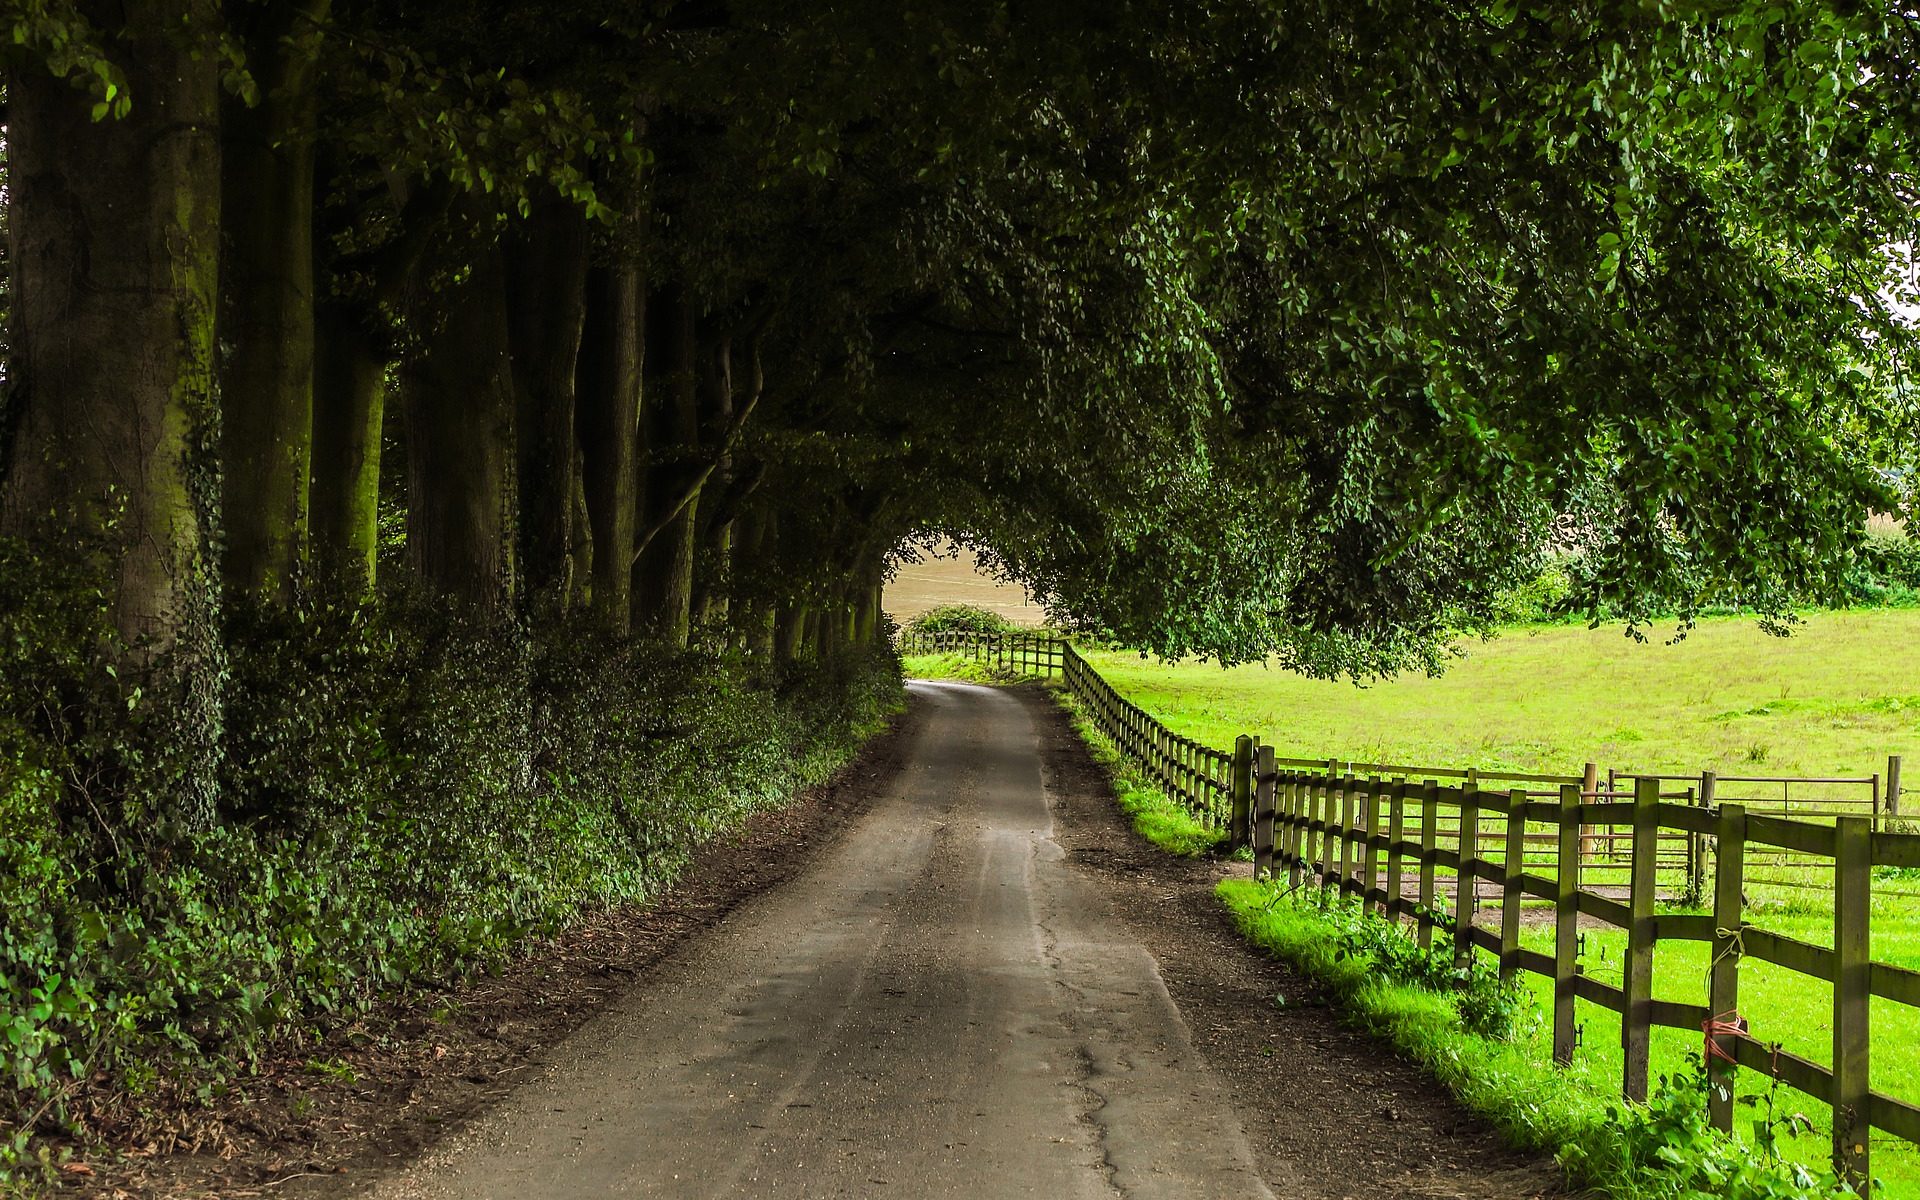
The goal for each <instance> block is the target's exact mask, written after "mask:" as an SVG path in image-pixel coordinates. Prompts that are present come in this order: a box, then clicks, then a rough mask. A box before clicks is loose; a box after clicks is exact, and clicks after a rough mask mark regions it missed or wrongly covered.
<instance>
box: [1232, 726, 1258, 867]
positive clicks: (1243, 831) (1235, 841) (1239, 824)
mask: <svg viewBox="0 0 1920 1200" xmlns="http://www.w3.org/2000/svg"><path fill="white" fill-rule="evenodd" d="M1229 787H1230V788H1231V789H1232V794H1231V801H1230V803H1231V804H1232V806H1233V809H1232V811H1233V816H1232V820H1231V828H1230V830H1229V833H1228V836H1229V839H1230V840H1229V842H1228V845H1229V846H1230V847H1231V848H1232V849H1235V850H1238V849H1239V848H1240V847H1242V846H1251V845H1252V844H1253V739H1252V738H1251V737H1249V736H1248V735H1246V734H1244V733H1243V734H1241V735H1240V736H1239V737H1237V738H1234V739H1233V776H1232V782H1231V783H1230V784H1229Z"/></svg>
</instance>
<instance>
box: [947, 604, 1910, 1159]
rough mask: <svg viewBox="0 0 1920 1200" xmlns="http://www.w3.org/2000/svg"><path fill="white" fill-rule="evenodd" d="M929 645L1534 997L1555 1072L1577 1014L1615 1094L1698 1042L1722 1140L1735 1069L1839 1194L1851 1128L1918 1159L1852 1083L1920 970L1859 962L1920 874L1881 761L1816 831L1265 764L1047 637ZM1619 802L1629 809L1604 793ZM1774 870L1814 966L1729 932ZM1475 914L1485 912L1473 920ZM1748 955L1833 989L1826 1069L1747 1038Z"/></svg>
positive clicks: (1545, 788) (1774, 942) (1680, 810)
mask: <svg viewBox="0 0 1920 1200" xmlns="http://www.w3.org/2000/svg"><path fill="white" fill-rule="evenodd" d="M942 649H944V650H950V651H951V652H965V653H970V654H972V655H973V656H974V657H976V658H985V659H988V660H991V661H995V662H999V663H1006V664H1018V665H1021V666H1022V669H1027V670H1031V671H1032V673H1035V674H1046V675H1051V674H1053V673H1054V672H1055V671H1058V672H1059V673H1060V675H1061V676H1062V678H1063V681H1064V683H1065V685H1066V687H1067V689H1068V690H1069V691H1070V692H1072V693H1073V694H1074V695H1075V696H1076V697H1078V698H1079V699H1080V700H1081V701H1082V702H1083V703H1084V704H1085V705H1086V706H1087V709H1088V711H1089V713H1090V714H1091V716H1092V719H1093V721H1094V723H1095V725H1096V726H1097V727H1098V728H1099V729H1100V731H1101V733H1102V734H1103V735H1104V736H1106V737H1107V739H1108V740H1109V741H1111V742H1112V743H1113V744H1114V745H1115V746H1116V747H1117V748H1118V750H1119V751H1120V753H1121V754H1123V755H1125V756H1126V757H1127V758H1129V759H1130V760H1132V761H1133V762H1134V763H1135V764H1136V765H1137V766H1138V767H1140V768H1141V769H1142V770H1143V771H1145V772H1146V773H1147V774H1148V775H1149V776H1151V777H1152V778H1154V779H1155V780H1158V781H1159V782H1160V783H1161V784H1162V786H1163V787H1164V788H1165V790H1166V791H1167V793H1168V795H1170V796H1172V797H1174V798H1176V799H1178V800H1179V801H1180V802H1181V803H1183V804H1185V805H1186V806H1187V807H1188V808H1190V809H1191V810H1192V811H1193V812H1194V813H1195V814H1196V815H1198V816H1199V817H1200V818H1201V819H1202V820H1204V821H1207V822H1209V823H1210V824H1216V827H1217V826H1219V825H1224V826H1225V827H1226V828H1227V829H1229V830H1230V831H1231V833H1232V835H1233V837H1234V840H1235V841H1238V842H1241V843H1244V844H1250V845H1251V846H1252V849H1253V853H1254V869H1255V872H1256V874H1260V873H1267V874H1270V875H1273V876H1278V875H1279V874H1280V873H1282V872H1284V873H1285V874H1286V877H1287V879H1288V882H1289V883H1290V885H1292V886H1294V887H1305V886H1318V887H1321V888H1325V889H1328V890H1331V891H1336V892H1338V893H1340V894H1345V895H1353V896H1357V897H1358V898H1359V899H1360V901H1361V903H1362V905H1363V906H1364V907H1365V908H1366V909H1367V910H1368V911H1369V912H1371V913H1373V914H1375V915H1377V916H1378V917H1380V918H1381V919H1383V920H1386V921H1390V922H1392V923H1394V924H1395V925H1402V924H1405V925H1407V926H1410V928H1411V932H1412V934H1413V936H1414V937H1415V938H1416V939H1417V940H1418V941H1419V943H1420V944H1421V945H1423V946H1425V945H1431V944H1432V942H1433V940H1434V937H1435V930H1440V931H1441V934H1442V936H1444V937H1445V938H1447V939H1449V940H1450V941H1451V944H1452V947H1453V951H1454V954H1455V956H1456V960H1457V961H1459V962H1461V963H1463V964H1464V963H1466V962H1469V961H1471V959H1472V958H1473V956H1474V955H1475V954H1476V953H1477V952H1479V951H1485V952H1487V953H1489V954H1492V955H1494V956H1495V957H1496V959H1497V961H1498V963H1499V970H1500V974H1501V975H1502V977H1504V978H1512V977H1514V976H1515V975H1517V974H1518V973H1520V972H1523V971H1526V972H1532V973H1535V974H1538V975H1542V976H1545V977H1547V978H1549V979H1551V980H1552V981H1553V1054H1554V1059H1555V1061H1556V1062H1558V1063H1561V1064H1563V1065H1564V1064H1566V1063H1569V1062H1571V1061H1572V1058H1573V1054H1574V1049H1575V1045H1576V1039H1577V1026H1576V1022H1575V1014H1576V1007H1577V1004H1578V1002H1580V1001H1586V1002H1587V1003H1590V1004H1596V1005H1599V1006H1601V1007H1603V1008H1607V1009H1610V1010H1612V1011H1614V1012H1616V1013H1618V1014H1620V1016H1621V1030H1622V1032H1621V1039H1622V1049H1623V1051H1624V1054H1623V1076H1622V1079H1621V1092H1622V1094H1623V1095H1624V1096H1626V1097H1627V1098H1629V1099H1631V1100H1635V1101H1644V1100H1645V1099H1646V1097H1647V1093H1648V1083H1649V1078H1648V1076H1649V1073H1650V1044H1651V1033H1652V1030H1653V1029H1654V1028H1655V1027H1656V1026H1660V1027H1671V1028H1677V1029H1685V1030H1698V1031H1700V1035H1701V1038H1702V1047H1703V1053H1704V1057H1705V1059H1706V1062H1707V1071H1708V1083H1709V1087H1708V1113H1709V1117H1710V1120H1711V1122H1712V1124H1713V1125H1715V1126H1716V1127H1718V1128H1720V1129H1723V1130H1725V1129H1731V1128H1732V1122H1733V1104H1734V1082H1735V1078H1736V1075H1737V1073H1738V1071H1739V1070H1740V1069H1742V1068H1744V1069H1747V1070H1751V1071H1755V1072H1758V1073H1760V1074H1762V1075H1765V1076H1768V1077H1770V1078H1773V1079H1777V1080H1780V1081H1783V1082H1785V1083H1786V1084H1787V1085H1789V1086H1791V1087H1793V1088H1796V1089H1798V1090H1799V1091H1801V1092H1804V1093H1806V1094H1807V1095H1809V1096H1813V1097H1815V1098H1817V1099H1820V1100H1822V1101H1825V1102H1826V1103H1827V1104H1829V1105H1830V1106H1831V1107H1832V1109H1833V1122H1832V1124H1833V1156H1834V1161H1835V1163H1836V1165H1837V1166H1838V1167H1839V1169H1841V1170H1842V1172H1843V1173H1845V1174H1846V1175H1848V1176H1849V1177H1851V1178H1852V1179H1854V1180H1855V1181H1856V1182H1860V1183H1864V1181H1865V1180H1867V1179H1868V1178H1869V1175H1868V1169H1869V1138H1868V1131H1869V1130H1870V1129H1879V1130H1883V1131H1885V1132H1888V1133H1891V1134H1893V1135H1894V1136H1896V1137H1899V1138H1902V1139H1905V1140H1907V1141H1910V1142H1920V1106H1916V1105H1914V1104H1911V1103H1908V1102H1907V1101H1904V1100H1900V1099H1897V1098H1895V1097H1892V1096H1889V1095H1886V1094H1884V1093H1882V1092H1877V1091H1875V1090H1873V1087H1872V1077H1871V1069H1870V1067H1871V1061H1870V1060H1871V1055H1870V1046H1871V1020H1872V1013H1871V1003H1870V1001H1871V1000H1872V999H1873V998H1874V997H1879V998H1882V999H1884V1000H1889V1001H1893V1002H1895V1003H1898V1004H1901V1005H1905V1006H1909V1007H1915V1008H1920V971H1915V970H1911V969H1908V968H1906V967H1901V966H1897V965H1894V964H1891V963H1886V962H1878V961H1875V960H1874V959H1873V957H1872V950H1871V947H1872V879H1873V873H1874V870H1875V868H1892V869H1920V835H1915V834H1909V833H1904V832H1896V831H1894V830H1892V829H1883V828H1877V827H1876V826H1877V825H1879V824H1881V823H1882V821H1883V820H1884V819H1885V818H1887V817H1890V816H1892V815H1894V814H1895V813H1897V807H1896V803H1895V801H1897V796H1898V794H1899V793H1898V782H1897V781H1898V773H1899V760H1898V759H1897V758H1896V759H1893V760H1890V762H1889V770H1888V776H1889V778H1888V780H1887V782H1888V784H1889V787H1888V790H1887V792H1886V793H1885V795H1886V801H1885V802H1883V801H1882V793H1881V790H1880V782H1879V779H1878V778H1877V777H1872V778H1870V779H1859V780H1843V781H1801V782H1803V783H1808V784H1812V783H1829V784H1831V783H1835V782H1838V783H1843V784H1868V783H1870V784H1871V786H1872V791H1873V795H1872V803H1871V805H1870V807H1869V808H1868V811H1866V812H1862V811H1860V808H1858V807H1855V808H1853V809H1851V811H1849V809H1848V808H1846V807H1836V808H1835V809H1833V810H1832V811H1830V812H1829V811H1821V812H1818V813H1816V814H1814V817H1815V819H1802V818H1799V817H1795V816H1789V815H1780V816H1775V815H1771V814H1767V813H1762V812H1754V811H1750V805H1749V804H1748V803H1744V802H1739V801H1734V800H1731V799H1726V798H1723V797H1722V796H1720V795H1718V794H1717V792H1716V785H1717V784H1718V783H1720V782H1722V781H1719V780H1716V779H1715V778H1714V776H1713V775H1712V774H1711V773H1708V774H1706V775H1704V776H1702V777H1699V778H1700V785H1699V786H1698V787H1697V788H1696V787H1693V786H1687V787H1684V788H1681V789H1679V790H1677V791H1676V790H1672V785H1674V784H1676V783H1686V784H1689V785H1691V784H1693V782H1694V779H1695V777H1685V778H1684V779H1680V778H1675V777H1662V776H1652V775H1647V776H1637V777H1615V776H1612V775H1610V776H1609V779H1608V786H1607V787H1606V788H1604V789H1602V788H1601V787H1599V786H1598V780H1597V778H1596V774H1595V772H1594V770H1593V769H1592V768H1591V767H1588V768H1587V770H1586V771H1585V772H1584V773H1583V774H1582V775H1566V776H1553V775H1526V774H1511V773H1497V772H1479V771H1473V770H1463V769H1444V768H1441V769H1436V768H1421V767H1414V766H1406V765H1397V764H1358V763H1344V762H1341V761H1339V760H1325V761H1322V760H1308V759H1280V758H1277V757H1276V756H1275V755H1274V753H1273V748H1272V747H1271V746H1261V745H1259V743H1258V739H1257V738H1255V737H1253V736H1252V735H1242V736H1241V737H1239V738H1238V739H1236V742H1235V746H1234V749H1233V750H1232V751H1231V752H1228V751H1225V750H1220V749H1216V748H1213V747H1208V746H1204V745H1201V744H1199V743H1197V742H1195V741H1193V740H1192V739H1190V738H1186V737H1183V736H1181V735H1179V734H1177V733H1174V732H1173V731H1172V730H1170V729H1168V728H1167V727H1166V726H1165V725H1164V724H1162V723H1161V722H1160V721H1158V720H1157V719H1155V718H1154V717H1153V716H1152V715H1151V714H1149V713H1147V712H1146V711H1145V710H1144V709H1142V708H1140V707H1139V706H1138V705H1136V704H1134V703H1132V702H1131V701H1129V700H1127V699H1126V698H1125V697H1124V696H1121V695H1120V694H1119V693H1118V692H1117V691H1116V690H1115V689H1114V688H1113V687H1112V686H1111V685H1110V684H1109V683H1108V682H1107V681H1106V680H1105V679H1104V678H1102V677H1101V676H1100V674H1099V672H1097V671H1095V670H1094V669H1093V668H1092V667H1091V666H1090V665H1089V664H1088V663H1087V662H1086V660H1085V659H1083V658H1081V657H1080V655H1079V654H1078V653H1076V652H1075V651H1074V650H1073V648H1072V647H1071V646H1069V645H1067V644H1066V643H1065V642H1063V641H1058V640H1055V639H1047V638H1037V637H1033V636H1029V635H1014V636H1008V637H1001V638H976V639H975V640H974V642H973V643H972V644H971V645H969V646H967V647H966V648H965V649H964V650H962V649H961V648H960V647H959V646H958V644H956V645H955V646H953V647H942ZM1724 782H1729V783H1734V782H1737V783H1739V784H1742V785H1747V786H1751V785H1754V784H1770V783H1783V795H1786V794H1788V792H1787V791H1786V790H1785V789H1787V788H1790V787H1791V786H1792V781H1781V780H1759V779H1742V780H1738V781H1735V780H1727V781H1724ZM1623 783H1624V784H1626V785H1628V786H1621V785H1622V784H1623ZM1489 784H1505V785H1507V786H1506V787H1497V786H1496V787H1489V786H1488V785H1489ZM1663 788H1665V789H1668V790H1663ZM1629 791H1630V795H1631V799H1627V798H1626V797H1625V795H1624V794H1623V793H1627V792H1629ZM1781 855H1794V856H1798V858H1797V861H1798V862H1800V863H1801V864H1802V865H1805V864H1808V863H1813V864H1818V869H1819V871H1820V872H1821V873H1822V874H1823V875H1824V877H1825V878H1826V880H1827V882H1828V883H1829V885H1830V887H1831V889H1832V894H1833V898H1834V905H1833V908H1834V917H1833V928H1834V942H1833V946H1832V948H1831V949H1829V948H1828V947H1825V946H1820V945H1816V944H1814V943H1812V942H1807V941H1803V940H1800V939H1797V938H1793V937H1789V936H1786V935H1784V934H1781V933H1777V932H1773V931H1770V930H1767V929H1765V928H1763V927H1761V926H1758V925H1755V924H1753V923H1751V922H1749V921H1748V920H1747V919H1746V912H1745V905H1746V900H1745V894H1744V887H1745V884H1746V882H1747V870H1748V866H1749V864H1750V863H1758V862H1777V861H1779V856H1781ZM1709 862H1710V863H1711V867H1709V865H1708V864H1709ZM1663 875H1664V876H1666V877H1667V879H1668V881H1669V884H1668V888H1667V890H1666V891H1665V892H1664V893H1663V892H1662V877H1663ZM1674 880H1678V881H1679V885H1680V886H1679V887H1678V888H1676V887H1675V886H1673V881H1674ZM1709 885H1710V889H1709ZM1709 890H1710V903H1711V910H1712V911H1711V913H1674V912H1659V911H1657V910H1656V905H1657V904H1658V903H1659V902H1661V901H1662V900H1666V899H1672V898H1680V899H1683V900H1690V901H1696V902H1702V901H1706V900H1707V899H1708V893H1709ZM1542 902H1544V903H1546V904H1550V905H1551V906H1552V909H1553V928H1554V950H1553V952H1552V953H1551V954H1548V953H1544V952H1541V951H1537V950H1532V949H1529V948H1526V947H1523V946H1522V945H1521V944H1520V932H1521V923H1522V911H1523V907H1524V906H1527V905H1529V904H1539V903H1542ZM1483 904H1486V905H1488V906H1489V907H1490V908H1491V909H1493V910H1494V911H1493V912H1491V913H1488V914H1484V915H1483V913H1482V912H1481V909H1482V906H1483ZM1582 919H1586V920H1588V921H1590V922H1601V923H1604V924H1608V925H1613V926H1617V927H1619V928H1621V929H1623V930H1625V931H1626V934H1627V954H1626V961H1625V966H1624V972H1623V977H1622V980H1621V983H1620V985H1619V986H1614V985H1611V984H1608V983H1605V982H1602V981H1600V980H1598V979H1595V978H1593V977H1591V976H1588V975H1586V974H1584V973H1583V972H1582V970H1581V967H1580V963H1579V961H1578V958H1579V936H1580V932H1579V931H1580V922H1581V921H1582ZM1677 941H1693V942H1705V943H1709V944H1710V945H1711V946H1712V964H1711V967H1710V979H1709V983H1708V1002H1707V1003H1706V1004H1704V1005H1701V1004H1688V1003H1680V1002H1675V1001H1666V1000H1657V999H1655V998H1654V988H1653V984H1654V957H1655V950H1656V947H1657V946H1658V945H1659V944H1660V943H1661V942H1677ZM1747 959H1754V960H1756V961H1759V962H1764V963H1770V964H1773V965H1774V966H1777V967H1780V968H1783V969H1785V970H1787V971H1791V972H1795V973H1798V974H1801V975H1805V976H1808V977H1811V978H1813V979H1817V980H1822V981H1824V982H1826V983H1828V984H1830V985H1831V986H1832V996H1833V1001H1832V1010H1831V1020H1832V1044H1833V1054H1832V1063H1831V1065H1823V1064H1821V1063H1818V1062H1815V1061H1813V1060H1811V1059H1809V1058H1805V1057H1803V1056H1800V1055H1796V1054H1791V1053H1788V1052H1787V1051H1785V1050H1783V1049H1782V1048H1781V1047H1780V1046H1779V1045H1777V1044H1775V1043H1770V1042H1768V1041H1766V1040H1765V1037H1764V1034H1765V1032H1766V1031H1765V1029H1764V1020H1763V1018H1762V1017H1761V1016H1760V1015H1759V1014H1755V1015H1754V1019H1756V1020H1761V1021H1762V1025H1763V1027H1762V1028H1761V1029H1759V1030H1757V1031H1756V1030H1754V1029H1752V1028H1751V1027H1750V1020H1749V1016H1748V1014H1743V1013H1742V1012H1741V1011H1740V968H1741V964H1742V963H1743V961H1745V960H1747Z"/></svg>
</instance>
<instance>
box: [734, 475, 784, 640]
mask: <svg viewBox="0 0 1920 1200" xmlns="http://www.w3.org/2000/svg"><path fill="white" fill-rule="evenodd" d="M773 520H774V518H773V514H772V513H770V512H768V511H767V507H766V505H765V504H763V503H759V502H755V503H754V504H752V506H751V507H749V508H748V509H747V511H746V512H745V513H744V514H742V516H741V518H740V520H739V522H738V523H737V528H736V530H735V532H736V534H737V536H736V537H735V538H734V540H733V603H734V606H735V608H736V610H737V611H736V613H735V620H736V623H737V627H738V628H739V630H740V633H741V644H742V646H743V648H744V649H745V650H746V653H747V657H749V658H751V659H754V660H755V661H756V662H759V663H761V664H765V663H768V662H770V661H772V659H773V656H774V628H775V625H776V613H775V611H774V607H773V604H772V603H771V601H770V600H769V598H768V596H767V594H766V590H765V587H764V579H763V576H764V573H765V569H766V568H765V563H766V551H767V543H768V541H769V540H770V539H769V534H770V532H771V527H772V525H773Z"/></svg>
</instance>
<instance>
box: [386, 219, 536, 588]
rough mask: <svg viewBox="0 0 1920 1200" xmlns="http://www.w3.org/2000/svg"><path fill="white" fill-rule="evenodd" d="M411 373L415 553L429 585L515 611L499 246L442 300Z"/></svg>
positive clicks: (411, 544) (411, 540)
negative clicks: (442, 309)
mask: <svg viewBox="0 0 1920 1200" xmlns="http://www.w3.org/2000/svg"><path fill="white" fill-rule="evenodd" d="M441 299H442V301H443V302H444V303H445V305H446V311H445V314H444V316H443V318H442V319H441V320H440V321H438V322H437V323H435V324H434V325H433V326H432V327H431V329H430V331H429V332H428V333H427V334H426V335H425V337H424V338H423V340H422V347H421V350H420V353H419V355H418V356H417V357H416V358H415V359H414V360H413V361H412V362H410V363H408V365H407V368H406V372H405V391H406V405H407V410H406V411H407V430H406V442H407V552H408V556H409V558H410V559H411V561H412V564H413V567H414V569H415V571H417V572H418V574H419V575H420V578H421V579H422V580H423V581H424V582H425V583H426V585H427V586H428V587H430V588H432V589H433V590H435V591H437V592H440V593H442V594H444V595H447V596H451V597H454V598H456V599H459V600H462V601H465V602H466V603H468V604H470V605H472V606H474V607H475V608H477V609H478V610H480V611H482V612H486V613H494V614H503V613H505V612H506V611H507V610H508V608H509V607H510V606H511V604H512V603H513V599H514V596H515V591H516V582H517V571H516V569H515V563H514V536H513V526H514V516H515V513H516V512H517V510H518V500H517V497H516V496H515V489H514V463H515V454H514V427H515V404H514V384H513V367H512V364H511V362H510V361H509V355H508V350H507V346H508V332H507V298H506V280H505V271H504V269H503V267H502V265H501V262H500V252H499V249H498V248H497V247H489V248H486V249H484V250H482V251H480V252H478V253H477V254H476V255H475V256H474V261H473V267H472V271H471V273H470V274H468V276H467V277H466V279H465V280H463V281H462V282H460V283H459V284H457V285H455V286H453V287H451V288H449V289H446V290H445V291H443V292H442V293H441Z"/></svg>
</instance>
